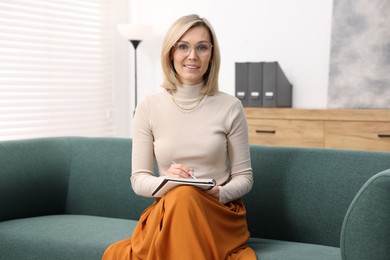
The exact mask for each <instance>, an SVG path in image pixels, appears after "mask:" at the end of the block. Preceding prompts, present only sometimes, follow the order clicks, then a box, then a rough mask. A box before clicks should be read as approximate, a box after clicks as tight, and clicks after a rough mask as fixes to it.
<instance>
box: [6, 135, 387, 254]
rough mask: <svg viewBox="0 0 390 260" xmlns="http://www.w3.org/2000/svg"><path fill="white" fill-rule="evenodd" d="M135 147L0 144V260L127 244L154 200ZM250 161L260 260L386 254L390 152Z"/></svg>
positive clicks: (272, 152)
mask: <svg viewBox="0 0 390 260" xmlns="http://www.w3.org/2000/svg"><path fill="white" fill-rule="evenodd" d="M131 145H132V143H131V140H130V139H124V138H87V137H62V138H41V139H30V140H19V141H5V142H4V141H3V142H0V259H100V258H101V256H102V254H103V252H104V249H105V248H106V247H107V246H108V245H110V244H111V243H113V242H114V241H117V240H120V239H123V238H127V237H131V234H132V232H133V230H134V227H135V225H136V223H137V220H138V218H139V216H140V214H141V213H142V211H143V210H145V208H146V207H148V206H149V205H150V204H151V203H152V202H153V200H154V199H153V198H143V197H140V196H137V195H135V194H134V192H133V191H132V189H131V186H130V180H129V178H130V174H131ZM251 157H252V167H253V170H254V180H255V183H254V186H253V189H252V191H251V192H250V193H249V194H248V195H246V196H245V197H244V198H243V199H244V201H245V205H246V208H247V213H248V214H247V219H248V225H249V230H250V232H251V238H250V240H249V241H248V243H249V245H250V246H251V247H252V248H254V249H255V251H256V254H257V256H258V258H259V259H262V260H276V259H287V260H293V259H300V260H302V259H303V260H305V259H316V260H322V259H324V260H326V259H329V260H330V259H341V257H343V259H348V260H349V259H353V260H360V259H385V257H387V256H388V255H389V249H388V245H389V237H390V233H389V232H390V224H388V223H390V222H389V221H388V219H389V217H390V215H389V214H390V209H389V205H390V203H389V197H390V196H389V192H390V191H389V190H390V188H389V179H390V178H389V174H390V173H389V171H390V153H386V152H365V151H347V150H336V149H309V148H286V147H263V146H251ZM379 172H382V173H380V174H378V173H379ZM373 176H374V177H373ZM370 178H371V179H370ZM359 190H360V191H359ZM355 196H356V197H355ZM347 211H348V212H347ZM343 223H344V224H343ZM342 227H343V229H342ZM340 237H341V245H340ZM364 246H365V247H366V248H368V249H369V250H368V251H367V250H365V248H364ZM340 247H341V250H340ZM367 252H369V253H367Z"/></svg>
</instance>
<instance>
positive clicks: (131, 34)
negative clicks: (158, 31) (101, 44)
mask: <svg viewBox="0 0 390 260" xmlns="http://www.w3.org/2000/svg"><path fill="white" fill-rule="evenodd" d="M117 29H118V31H119V33H120V34H121V35H122V36H123V37H125V38H126V39H127V40H128V41H130V42H131V44H132V45H133V47H134V111H133V115H134V113H135V109H136V108H137V102H138V86H137V47H138V45H139V44H140V43H141V42H142V40H144V39H145V38H146V37H147V36H148V35H149V34H150V33H151V31H152V28H151V27H150V26H148V25H139V24H118V25H117Z"/></svg>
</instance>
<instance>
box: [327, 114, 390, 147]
mask: <svg viewBox="0 0 390 260" xmlns="http://www.w3.org/2000/svg"><path fill="white" fill-rule="evenodd" d="M325 147H329V148H348V149H358V150H360V149H361V150H381V151H390V122H336V121H335V122H325Z"/></svg>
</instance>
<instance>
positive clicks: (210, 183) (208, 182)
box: [152, 177, 217, 197]
mask: <svg viewBox="0 0 390 260" xmlns="http://www.w3.org/2000/svg"><path fill="white" fill-rule="evenodd" d="M216 184H217V183H216V181H215V180H214V179H192V178H174V177H165V178H164V179H163V180H162V182H161V183H160V185H158V186H157V188H156V189H155V190H154V191H153V193H152V196H154V197H161V196H163V195H165V194H166V193H167V192H168V191H170V190H171V189H173V188H174V187H176V186H178V185H191V186H196V187H198V188H201V189H204V190H208V189H211V188H212V187H214V186H215V185H216Z"/></svg>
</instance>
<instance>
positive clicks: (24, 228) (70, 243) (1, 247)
mask: <svg viewBox="0 0 390 260" xmlns="http://www.w3.org/2000/svg"><path fill="white" fill-rule="evenodd" d="M136 224H137V221H134V220H124V219H113V218H105V217H95V216H84V215H50V216H42V217H34V218H25V219H16V220H10V221H5V222H0V256H1V255H6V256H7V259H8V260H11V259H26V256H29V257H28V259H40V260H44V259H50V260H52V259H101V257H102V255H103V252H104V250H105V249H106V248H107V247H108V246H109V245H110V244H112V243H114V242H116V241H118V240H121V239H124V238H127V237H131V234H132V231H133V230H134V228H135V225H136Z"/></svg>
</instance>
